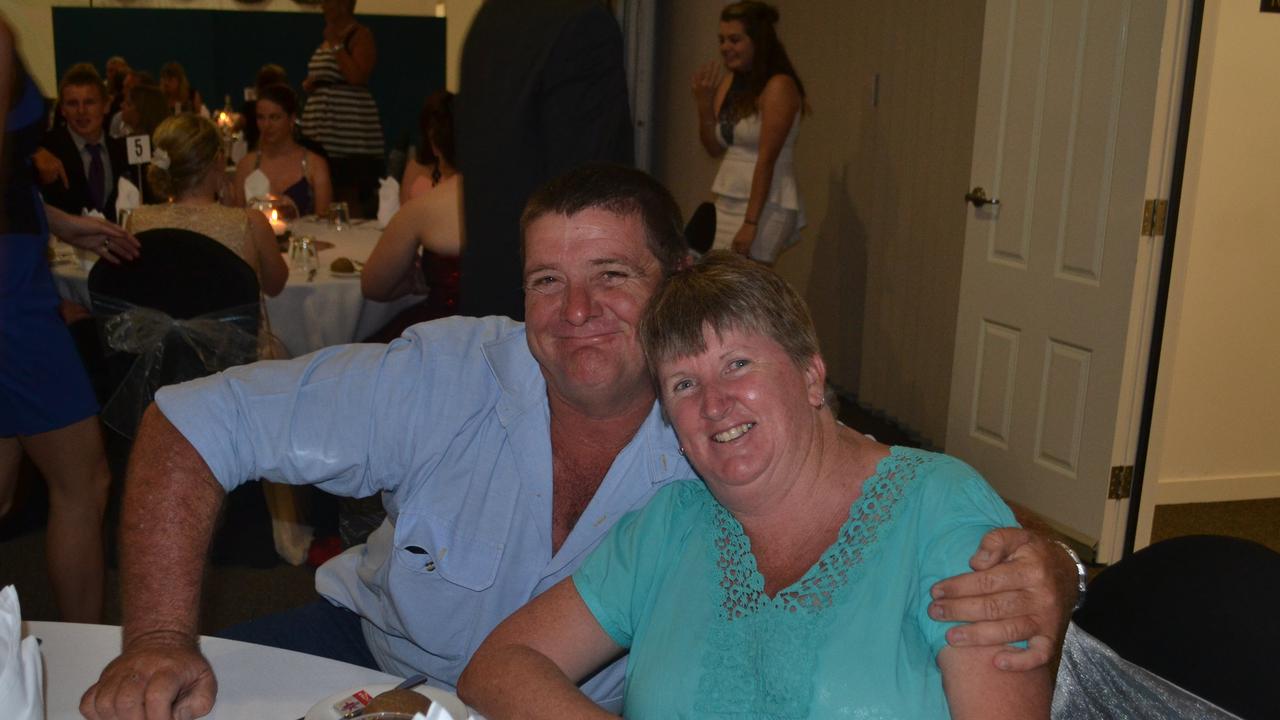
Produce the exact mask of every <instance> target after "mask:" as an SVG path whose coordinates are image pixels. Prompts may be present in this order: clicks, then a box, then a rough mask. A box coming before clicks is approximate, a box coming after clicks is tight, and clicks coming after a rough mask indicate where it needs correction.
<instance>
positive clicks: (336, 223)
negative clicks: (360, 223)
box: [329, 202, 351, 230]
mask: <svg viewBox="0 0 1280 720" xmlns="http://www.w3.org/2000/svg"><path fill="white" fill-rule="evenodd" d="M329 223H330V224H331V225H333V229H334V230H346V229H347V227H348V226H349V225H350V224H351V211H350V210H349V209H348V208H347V204H346V203H344V202H336V203H331V204H330V205H329Z"/></svg>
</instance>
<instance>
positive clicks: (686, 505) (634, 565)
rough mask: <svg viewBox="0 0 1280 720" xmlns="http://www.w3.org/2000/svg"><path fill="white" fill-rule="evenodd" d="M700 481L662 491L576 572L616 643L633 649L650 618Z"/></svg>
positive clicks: (576, 581)
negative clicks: (657, 589)
mask: <svg viewBox="0 0 1280 720" xmlns="http://www.w3.org/2000/svg"><path fill="white" fill-rule="evenodd" d="M698 491H701V494H704V495H705V494H706V490H705V489H704V488H703V486H702V483H701V482H700V481H696V480H691V481H685V482H677V483H673V484H671V485H668V486H667V487H665V488H663V489H662V490H660V491H659V492H658V494H657V495H655V496H654V497H653V499H652V500H650V501H649V503H648V504H647V505H645V506H644V507H643V508H641V509H639V510H636V511H634V512H631V513H628V514H627V515H625V516H623V518H622V519H621V520H619V521H618V523H617V524H616V525H614V526H613V529H612V530H610V531H609V534H608V535H607V536H606V537H605V539H604V541H603V542H602V543H600V545H599V546H598V547H597V548H596V549H595V550H593V551H592V553H591V555H589V556H588V557H587V559H586V561H585V562H583V563H582V565H581V566H579V568H578V569H577V571H575V572H574V574H573V584H574V587H575V588H576V589H577V591H578V595H580V596H581V597H582V601H583V602H584V603H586V606H587V609H588V610H590V611H591V614H592V615H594V616H595V618H596V621H597V622H599V623H600V627H602V628H603V629H604V631H605V632H606V633H607V634H608V635H609V637H610V638H612V639H613V641H614V642H615V643H617V644H618V645H620V646H622V647H624V648H629V647H631V642H632V639H633V638H634V637H635V633H636V628H637V625H638V624H639V623H640V622H643V621H644V620H645V619H646V618H647V617H648V616H649V612H648V611H649V608H651V607H652V604H653V597H652V593H653V588H654V586H655V585H656V584H657V582H658V581H659V580H660V578H661V575H662V573H663V572H664V571H665V569H666V561H668V560H672V559H675V558H676V557H678V555H679V553H680V547H681V546H683V544H684V540H685V539H686V537H687V532H685V531H681V530H680V529H679V528H681V527H685V528H687V527H688V521H689V520H690V511H691V509H692V506H691V505H690V500H692V499H693V498H695V497H697V496H698V495H699V492H698Z"/></svg>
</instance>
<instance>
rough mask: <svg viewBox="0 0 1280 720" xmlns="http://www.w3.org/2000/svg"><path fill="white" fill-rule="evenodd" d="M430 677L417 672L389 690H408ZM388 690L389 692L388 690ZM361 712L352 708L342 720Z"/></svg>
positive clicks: (355, 716)
mask: <svg viewBox="0 0 1280 720" xmlns="http://www.w3.org/2000/svg"><path fill="white" fill-rule="evenodd" d="M430 679H431V677H430V676H429V675H427V674H426V673H418V674H417V675H411V676H409V677H407V678H405V679H404V680H403V681H401V682H400V684H399V685H396V686H395V687H393V688H391V690H408V689H410V688H416V687H418V686H419V685H421V684H423V683H425V682H426V681H428V680H430ZM388 692H390V690H389V691H388ZM363 713H364V710H363V709H361V710H352V711H351V712H349V713H347V714H345V715H343V716H342V720H351V718H358V717H360V715H361V714H363ZM298 720H307V718H306V716H303V717H300V718H298Z"/></svg>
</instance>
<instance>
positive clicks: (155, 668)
mask: <svg viewBox="0 0 1280 720" xmlns="http://www.w3.org/2000/svg"><path fill="white" fill-rule="evenodd" d="M217 692H218V681H217V680H216V679H215V678H214V676H213V669H212V668H210V667H209V661H208V660H206V659H205V658H204V656H203V655H201V654H200V650H199V649H198V648H197V647H196V643H195V640H194V639H193V638H191V637H188V636H187V635H184V634H183V633H178V632H167V631H162V632H153V633H148V634H146V635H142V636H140V637H138V638H135V639H134V640H133V641H132V642H130V643H129V644H128V646H127V647H126V649H125V651H124V652H123V653H122V654H121V655H120V657H118V658H116V659H115V660H112V661H111V664H109V665H107V667H106V668H105V669H104V670H103V671H102V677H100V678H98V682H97V683H96V684H94V685H93V687H91V688H89V689H88V690H86V691H85V693H84V696H83V697H81V698H80V713H81V714H83V715H84V716H85V717H86V718H89V720H171V719H177V720H188V719H189V718H197V717H202V716H204V715H208V714H209V712H210V711H211V710H213V700H214V697H215V696H216V695H217Z"/></svg>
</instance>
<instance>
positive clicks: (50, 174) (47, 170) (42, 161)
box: [31, 147, 71, 190]
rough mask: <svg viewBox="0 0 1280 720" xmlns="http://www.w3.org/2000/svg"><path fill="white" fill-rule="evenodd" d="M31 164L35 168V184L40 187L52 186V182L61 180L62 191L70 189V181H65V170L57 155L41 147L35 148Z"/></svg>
mask: <svg viewBox="0 0 1280 720" xmlns="http://www.w3.org/2000/svg"><path fill="white" fill-rule="evenodd" d="M31 164H32V165H34V166H35V170H36V182H38V183H40V184H41V185H52V184H53V181H55V180H61V181H62V188H63V189H64V190H65V189H67V188H69V187H71V181H70V180H68V179H67V169H66V168H65V167H63V166H62V161H61V160H59V159H58V156H57V155H54V154H53V153H51V152H49V151H48V150H46V149H44V148H42V147H41V148H36V151H35V152H34V153H32V155H31Z"/></svg>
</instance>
